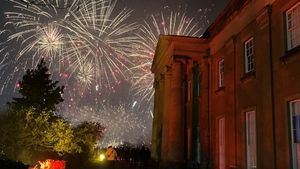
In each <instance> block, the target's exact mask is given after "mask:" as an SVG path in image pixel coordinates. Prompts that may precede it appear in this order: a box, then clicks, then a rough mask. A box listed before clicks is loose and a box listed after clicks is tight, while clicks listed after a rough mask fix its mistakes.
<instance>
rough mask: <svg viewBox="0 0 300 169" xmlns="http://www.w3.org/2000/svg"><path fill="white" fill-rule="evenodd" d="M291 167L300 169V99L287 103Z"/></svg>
mask: <svg viewBox="0 0 300 169" xmlns="http://www.w3.org/2000/svg"><path fill="white" fill-rule="evenodd" d="M289 111H290V121H291V122H290V124H291V126H290V133H291V146H292V158H293V169H300V100H295V101H291V102H290V103H289Z"/></svg>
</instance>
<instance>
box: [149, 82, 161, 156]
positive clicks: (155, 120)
mask: <svg viewBox="0 0 300 169" xmlns="http://www.w3.org/2000/svg"><path fill="white" fill-rule="evenodd" d="M153 87H154V108H153V123H152V138H151V158H152V159H154V160H159V159H158V141H159V138H158V130H159V127H160V125H159V121H158V120H159V118H160V117H159V110H158V109H159V107H158V103H159V101H160V100H159V98H160V97H159V94H160V92H159V81H155V82H154V84H153Z"/></svg>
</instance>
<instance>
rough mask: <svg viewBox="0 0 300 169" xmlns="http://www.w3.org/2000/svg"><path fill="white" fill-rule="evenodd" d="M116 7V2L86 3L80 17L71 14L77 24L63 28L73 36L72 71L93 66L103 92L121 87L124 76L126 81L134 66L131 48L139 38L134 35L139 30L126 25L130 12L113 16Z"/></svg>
mask: <svg viewBox="0 0 300 169" xmlns="http://www.w3.org/2000/svg"><path fill="white" fill-rule="evenodd" d="M115 5H116V1H103V3H98V1H91V2H88V3H87V2H86V1H83V2H82V6H81V8H80V9H79V13H80V15H79V16H77V15H76V13H73V12H70V15H71V16H73V17H74V18H75V20H69V21H66V24H64V25H62V26H63V27H64V28H65V29H67V30H68V31H69V32H72V33H70V34H69V39H70V46H71V48H69V50H68V51H67V53H66V56H67V57H68V58H69V60H71V62H72V65H71V67H73V68H74V70H76V69H78V68H80V67H82V66H86V64H85V63H89V64H92V67H93V72H94V76H93V77H94V78H93V80H94V81H95V82H98V83H97V84H99V85H100V88H102V87H104V88H110V87H111V86H113V85H114V84H117V83H119V81H120V76H121V77H122V78H126V77H127V76H126V75H125V74H124V72H128V70H129V69H128V67H129V66H132V63H131V61H130V60H129V55H130V54H131V52H133V49H132V45H131V44H132V43H133V42H135V41H136V37H135V36H131V33H132V32H133V31H134V30H135V29H136V28H137V26H136V25H135V24H134V23H133V24H127V23H126V22H125V21H126V19H127V18H128V17H129V16H130V14H131V11H130V10H126V9H124V10H122V11H121V12H119V14H117V15H116V16H113V15H112V11H113V9H114V7H115ZM98 8H99V9H101V10H98ZM112 18H113V19H112ZM78 79H80V80H82V79H85V78H78ZM83 82H88V83H90V82H91V81H83Z"/></svg>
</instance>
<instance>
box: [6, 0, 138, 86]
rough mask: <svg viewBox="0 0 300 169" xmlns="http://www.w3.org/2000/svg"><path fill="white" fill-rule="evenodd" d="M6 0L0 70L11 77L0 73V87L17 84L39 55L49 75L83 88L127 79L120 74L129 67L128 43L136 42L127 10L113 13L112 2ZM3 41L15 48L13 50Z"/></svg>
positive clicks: (36, 61)
mask: <svg viewBox="0 0 300 169" xmlns="http://www.w3.org/2000/svg"><path fill="white" fill-rule="evenodd" d="M10 2H11V3H12V4H13V5H14V6H13V11H9V12H5V17H6V20H7V22H6V24H5V28H7V30H12V31H11V32H10V33H9V35H7V42H6V43H5V44H4V43H0V46H1V50H0V53H1V54H2V56H3V58H0V69H1V70H3V71H4V72H6V73H5V74H10V76H5V75H4V73H2V74H0V78H1V79H0V80H1V82H2V83H1V87H2V90H1V91H3V89H4V88H5V86H8V84H10V85H11V84H13V85H14V86H16V83H17V81H18V80H19V79H20V77H21V76H22V75H23V74H24V72H25V71H26V70H27V69H29V68H30V69H31V68H33V67H35V66H36V65H37V64H38V62H39V61H40V59H41V58H45V59H46V61H48V63H49V67H50V73H51V74H52V75H54V76H56V77H58V78H60V79H62V80H63V81H66V82H68V81H70V82H74V80H73V79H75V80H76V81H78V82H79V83H80V84H81V87H84V88H90V87H92V86H93V85H92V84H93V83H94V86H99V87H98V88H99V90H100V89H103V88H110V87H112V86H114V85H117V84H119V81H120V80H121V79H125V76H126V75H125V73H124V72H129V71H128V67H129V66H130V67H131V66H132V63H131V62H130V60H129V59H128V56H129V55H130V54H131V52H132V48H131V46H130V44H131V43H133V42H135V41H136V37H135V36H132V35H131V34H130V33H131V32H132V31H134V30H135V29H136V28H137V26H136V24H134V23H132V24H131V23H129V24H128V23H127V22H126V21H127V19H128V18H129V17H130V14H131V11H130V10H126V9H124V10H122V11H121V12H118V14H117V15H114V14H113V11H114V8H115V5H116V1H114V0H75V1H74V0H60V1H59V0H39V1H35V2H34V3H32V4H29V5H28V4H26V3H22V2H21V1H18V0H10ZM1 34H7V31H6V30H5V31H1V32H0V35H1ZM7 44H9V45H15V46H19V47H18V48H17V49H16V48H15V51H14V52H12V51H8V49H7V48H8V47H9V46H7ZM6 65H10V68H8V67H7V66H6ZM11 67H13V69H12V68H11ZM70 86H71V84H70ZM70 88H72V87H70Z"/></svg>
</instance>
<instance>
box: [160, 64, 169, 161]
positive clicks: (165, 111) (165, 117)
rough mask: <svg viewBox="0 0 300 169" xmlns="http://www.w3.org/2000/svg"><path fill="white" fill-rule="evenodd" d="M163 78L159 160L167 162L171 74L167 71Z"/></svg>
mask: <svg viewBox="0 0 300 169" xmlns="http://www.w3.org/2000/svg"><path fill="white" fill-rule="evenodd" d="M163 77H164V85H163V86H162V87H163V88H162V90H161V93H162V95H163V99H162V100H161V102H160V103H159V104H160V108H161V110H162V111H161V112H162V116H161V117H162V144H161V160H162V161H168V158H167V157H168V152H169V136H168V133H169V102H170V100H169V96H170V91H171V90H170V89H171V87H170V86H171V72H170V71H169V69H168V70H167V72H166V73H165V74H164V75H163Z"/></svg>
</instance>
